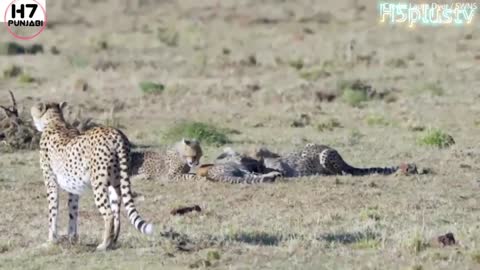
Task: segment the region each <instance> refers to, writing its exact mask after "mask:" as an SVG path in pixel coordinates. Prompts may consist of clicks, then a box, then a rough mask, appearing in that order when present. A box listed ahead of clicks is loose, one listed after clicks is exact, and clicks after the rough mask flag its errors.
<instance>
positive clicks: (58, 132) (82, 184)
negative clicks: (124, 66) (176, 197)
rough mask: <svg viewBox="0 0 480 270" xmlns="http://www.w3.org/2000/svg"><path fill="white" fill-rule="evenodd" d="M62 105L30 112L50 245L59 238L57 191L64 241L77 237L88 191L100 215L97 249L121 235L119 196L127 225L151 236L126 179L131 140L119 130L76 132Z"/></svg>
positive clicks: (38, 106)
mask: <svg viewBox="0 0 480 270" xmlns="http://www.w3.org/2000/svg"><path fill="white" fill-rule="evenodd" d="M65 105H66V103H61V104H58V103H38V104H36V105H34V106H33V107H32V108H31V115H32V118H33V122H34V124H35V127H36V128H37V130H38V131H40V132H42V135H41V139H40V166H41V169H42V171H43V176H44V180H45V186H46V188H47V197H48V210H49V233H48V240H49V242H53V243H55V242H56V240H57V216H58V215H57V212H58V187H59V186H60V187H61V188H62V189H64V190H66V191H67V192H68V210H69V217H70V219H69V224H68V237H69V239H70V240H71V241H76V240H77V238H78V234H77V233H78V232H77V227H78V201H79V195H80V194H81V193H82V192H83V191H84V190H85V189H86V188H87V187H92V189H93V194H94V197H95V205H96V206H97V207H98V210H99V211H100V213H101V214H102V216H103V219H104V222H105V230H104V234H103V242H102V243H101V244H100V245H99V246H98V247H97V250H106V249H107V248H110V247H111V246H112V245H113V244H114V243H115V242H116V241H117V239H118V235H119V233H120V198H121V199H122V201H123V204H124V205H125V208H126V210H127V213H128V218H129V219H130V222H131V223H132V224H133V225H134V226H135V228H137V229H138V230H139V231H140V232H142V233H144V234H151V233H152V232H153V226H152V224H150V223H147V222H145V220H143V219H142V218H141V217H140V215H139V213H138V212H137V209H136V208H135V205H134V202H133V198H132V190H131V187H130V179H129V167H128V164H129V154H130V148H129V145H130V143H129V141H128V139H127V137H126V136H125V135H124V134H123V133H122V132H121V131H119V130H117V129H113V128H107V127H96V128H93V129H90V130H88V131H86V132H85V133H82V134H80V133H79V132H78V131H77V130H76V129H74V128H70V127H69V125H68V124H67V123H66V122H65V120H64V117H63V112H62V110H63V108H64V107H65Z"/></svg>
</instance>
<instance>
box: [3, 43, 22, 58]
mask: <svg viewBox="0 0 480 270" xmlns="http://www.w3.org/2000/svg"><path fill="white" fill-rule="evenodd" d="M24 53H25V48H24V47H23V46H22V45H20V44H18V43H15V42H5V43H2V44H0V54H1V55H15V54H24Z"/></svg>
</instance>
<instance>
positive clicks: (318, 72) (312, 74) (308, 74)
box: [299, 67, 331, 81]
mask: <svg viewBox="0 0 480 270" xmlns="http://www.w3.org/2000/svg"><path fill="white" fill-rule="evenodd" d="M299 75H300V78H302V79H304V80H307V81H316V80H318V79H321V78H326V77H329V76H330V75H331V74H330V72H328V71H325V70H323V69H322V68H319V67H317V68H310V69H307V70H305V69H304V70H301V71H300V72H299Z"/></svg>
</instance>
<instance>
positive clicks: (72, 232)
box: [68, 193, 80, 244]
mask: <svg viewBox="0 0 480 270" xmlns="http://www.w3.org/2000/svg"><path fill="white" fill-rule="evenodd" d="M79 199H80V196H78V195H76V194H73V193H68V217H69V219H68V241H69V242H70V243H72V244H73V243H76V242H77V241H78V201H79Z"/></svg>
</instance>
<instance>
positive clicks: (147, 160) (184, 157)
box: [130, 139, 203, 181]
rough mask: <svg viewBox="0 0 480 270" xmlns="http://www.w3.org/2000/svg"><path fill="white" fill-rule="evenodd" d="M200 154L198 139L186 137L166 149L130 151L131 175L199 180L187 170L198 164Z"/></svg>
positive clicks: (149, 177)
mask: <svg viewBox="0 0 480 270" xmlns="http://www.w3.org/2000/svg"><path fill="white" fill-rule="evenodd" d="M202 154H203V153H202V148H201V147H200V143H199V142H198V141H196V140H186V139H182V140H181V141H179V142H177V143H176V144H175V145H174V146H173V147H172V148H171V149H168V150H166V151H144V152H132V153H131V155H130V159H131V161H130V162H131V163H130V164H131V175H132V176H134V177H135V178H145V179H158V178H161V177H165V176H166V177H167V178H168V180H171V181H181V180H199V179H200V178H199V177H197V176H196V175H195V174H190V173H189V172H190V168H191V167H195V166H197V165H198V164H199V162H200V158H201V157H202Z"/></svg>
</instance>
